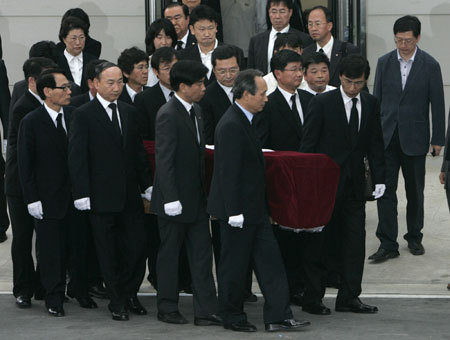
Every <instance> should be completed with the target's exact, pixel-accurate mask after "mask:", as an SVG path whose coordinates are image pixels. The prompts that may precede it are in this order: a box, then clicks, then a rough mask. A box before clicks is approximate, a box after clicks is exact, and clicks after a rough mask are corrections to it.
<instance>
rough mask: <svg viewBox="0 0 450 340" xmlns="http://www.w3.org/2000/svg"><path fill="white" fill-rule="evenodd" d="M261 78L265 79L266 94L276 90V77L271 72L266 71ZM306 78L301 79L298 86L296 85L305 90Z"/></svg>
mask: <svg viewBox="0 0 450 340" xmlns="http://www.w3.org/2000/svg"><path fill="white" fill-rule="evenodd" d="M263 79H264V80H265V81H266V85H267V91H266V95H269V94H271V93H272V92H273V91H275V90H276V88H277V86H278V82H277V79H276V78H275V76H274V74H273V72H270V73H267V74H266V75H265V76H264V77H263ZM306 85H307V84H306V80H305V78H303V79H302V82H301V84H300V86H299V87H298V88H299V89H300V90H305V89H306Z"/></svg>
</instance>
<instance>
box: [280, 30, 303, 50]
mask: <svg viewBox="0 0 450 340" xmlns="http://www.w3.org/2000/svg"><path fill="white" fill-rule="evenodd" d="M284 46H288V47H290V48H300V49H301V48H303V41H302V39H301V38H300V37H299V36H298V35H297V34H295V33H281V34H278V37H277V39H276V40H275V43H274V44H273V50H274V51H279V50H280V49H281V48H282V47H284Z"/></svg>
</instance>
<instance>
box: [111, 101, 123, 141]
mask: <svg viewBox="0 0 450 340" xmlns="http://www.w3.org/2000/svg"><path fill="white" fill-rule="evenodd" d="M108 107H109V108H110V109H111V110H112V117H111V118H112V119H111V122H112V125H113V128H114V130H115V131H116V132H117V133H118V134H119V136H122V130H120V125H119V118H118V117H117V105H116V104H115V103H111V104H109V105H108Z"/></svg>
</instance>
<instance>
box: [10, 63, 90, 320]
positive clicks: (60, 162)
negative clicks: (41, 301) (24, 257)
mask: <svg viewBox="0 0 450 340" xmlns="http://www.w3.org/2000/svg"><path fill="white" fill-rule="evenodd" d="M36 86H37V91H38V93H39V96H40V97H41V99H42V100H44V105H43V106H41V107H39V108H37V109H36V110H34V111H32V112H30V113H29V114H28V115H26V116H25V117H24V118H23V120H22V122H21V124H20V130H19V136H18V140H17V145H18V146H17V159H18V168H19V177H20V183H21V186H22V189H23V196H24V201H25V204H27V208H28V213H29V214H30V215H31V216H33V218H34V223H35V227H36V240H37V247H38V249H39V251H38V253H37V255H38V258H39V264H40V275H41V282H42V285H43V287H44V289H45V292H46V295H45V305H46V308H47V311H48V313H49V314H50V315H52V316H64V315H65V313H64V309H63V302H64V296H65V288H66V270H67V257H68V256H67V254H68V250H69V240H70V242H74V241H75V239H77V238H80V237H82V236H81V235H80V234H82V233H83V232H82V231H81V230H79V226H78V225H77V224H78V223H77V220H76V212H75V209H74V207H73V205H72V195H71V188H70V178H69V169H68V166H67V142H68V141H67V131H68V130H69V128H70V121H71V114H72V108H71V107H66V108H64V109H63V106H65V105H67V104H69V102H70V83H69V82H68V80H67V78H66V76H65V75H64V74H63V71H62V70H59V69H48V70H46V71H44V72H43V73H42V74H41V75H40V76H39V78H38V79H37V84H36ZM75 230H76V232H74V231H75ZM78 246H80V244H78ZM78 248H79V247H78ZM74 249H75V248H74ZM83 249H85V248H83ZM71 255H72V256H73V257H76V258H77V259H78V261H79V260H80V258H81V257H82V258H84V264H86V257H85V254H82V253H81V252H79V251H77V253H76V254H71ZM74 264H75V262H73V263H71V266H70V267H71V268H70V270H71V274H72V277H71V280H72V281H74V282H75V281H76V282H77V283H72V282H71V284H72V289H74V292H76V293H77V294H79V295H77V299H78V301H79V302H80V305H81V306H82V307H85V308H96V307H97V305H96V303H95V302H94V301H93V300H92V299H91V298H90V297H89V296H88V295H87V285H86V281H84V282H81V280H80V277H78V276H77V275H80V274H81V275H83V273H84V269H85V268H81V267H80V266H76V265H74ZM82 283H84V287H81V285H82ZM76 285H77V287H75V286H76Z"/></svg>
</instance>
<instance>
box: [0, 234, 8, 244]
mask: <svg viewBox="0 0 450 340" xmlns="http://www.w3.org/2000/svg"><path fill="white" fill-rule="evenodd" d="M7 239H8V236H6V232H3V233H0V243H3V242H5V241H6V240H7Z"/></svg>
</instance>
